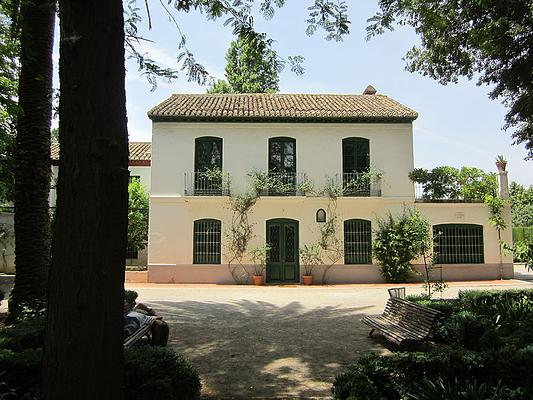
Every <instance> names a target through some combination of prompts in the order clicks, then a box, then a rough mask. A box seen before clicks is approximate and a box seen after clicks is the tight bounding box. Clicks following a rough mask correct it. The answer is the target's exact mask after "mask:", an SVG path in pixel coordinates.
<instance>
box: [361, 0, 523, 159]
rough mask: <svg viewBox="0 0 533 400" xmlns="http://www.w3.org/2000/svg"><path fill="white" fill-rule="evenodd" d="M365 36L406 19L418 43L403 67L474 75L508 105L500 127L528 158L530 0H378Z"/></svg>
mask: <svg viewBox="0 0 533 400" xmlns="http://www.w3.org/2000/svg"><path fill="white" fill-rule="evenodd" d="M379 7H380V8H381V11H380V12H378V13H377V14H376V15H375V16H374V17H373V18H370V19H369V22H370V25H369V26H368V28H367V31H368V35H369V37H372V36H374V35H377V34H380V33H383V32H384V30H385V29H390V30H392V29H393V27H394V24H395V23H396V24H399V25H411V26H412V27H414V29H415V31H416V32H417V33H418V34H419V36H420V38H421V44H420V46H415V47H413V48H412V49H411V50H410V51H409V52H408V53H407V55H406V59H407V70H409V71H411V72H420V73H422V74H423V75H426V76H429V77H431V78H433V79H435V80H437V81H439V82H440V83H442V84H447V83H450V82H454V83H455V82H457V81H458V79H459V78H460V77H467V78H469V79H472V78H474V77H476V78H477V79H478V84H479V85H482V84H486V85H490V86H492V90H491V92H490V97H491V98H492V99H497V98H499V99H502V100H503V101H504V104H506V105H507V106H508V108H509V111H508V113H507V115H506V117H505V126H504V127H505V129H508V128H513V129H514V131H513V133H512V137H513V139H514V144H520V143H524V144H525V147H526V149H527V151H528V158H529V159H532V158H533V75H532V71H533V53H532V52H531V48H532V47H533V0H507V1H501V0H478V1H459V0H442V1H436V0H379Z"/></svg>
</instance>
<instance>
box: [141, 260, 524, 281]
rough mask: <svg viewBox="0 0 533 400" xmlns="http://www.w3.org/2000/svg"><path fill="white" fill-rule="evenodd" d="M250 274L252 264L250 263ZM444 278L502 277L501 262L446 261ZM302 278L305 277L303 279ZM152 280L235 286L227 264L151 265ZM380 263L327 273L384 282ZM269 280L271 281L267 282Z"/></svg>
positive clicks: (318, 273)
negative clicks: (457, 262) (471, 262)
mask: <svg viewBox="0 0 533 400" xmlns="http://www.w3.org/2000/svg"><path fill="white" fill-rule="evenodd" d="M246 269H247V271H248V272H249V274H250V276H251V275H252V272H253V267H252V266H246ZM423 270H424V267H423V265H415V271H417V272H418V273H419V274H416V273H414V274H412V275H411V277H410V279H409V282H421V281H422V280H423V275H422V271H423ZM322 271H323V269H322V268H317V269H315V271H314V273H313V275H314V277H315V279H314V282H315V284H320V283H322V279H321V277H322ZM502 272H503V278H504V279H511V278H513V277H514V271H513V264H503V268H502ZM439 277H440V269H435V271H434V273H433V279H438V278H439ZM442 277H443V279H444V280H445V281H449V282H453V281H483V280H495V279H500V278H501V276H500V265H499V264H446V265H443V266H442ZM300 281H301V279H300ZM148 282H151V283H211V284H213V283H214V284H221V285H233V284H235V281H234V280H233V278H232V276H231V273H230V271H229V269H228V266H227V265H149V266H148ZM384 282H385V280H384V279H383V277H382V276H381V269H380V267H379V266H378V265H335V266H333V267H331V268H330V270H329V271H328V274H327V283H335V284H342V283H384ZM267 283H268V282H267Z"/></svg>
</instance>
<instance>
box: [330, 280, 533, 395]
mask: <svg viewBox="0 0 533 400" xmlns="http://www.w3.org/2000/svg"><path fill="white" fill-rule="evenodd" d="M409 299H410V300H411V301H415V302H417V303H418V304H422V305H424V306H427V307H431V308H435V309H438V310H439V311H441V312H442V313H443V316H442V317H441V318H440V320H438V323H437V325H436V326H435V329H434V332H433V340H434V341H435V342H439V343H440V344H439V346H436V347H434V348H433V349H432V350H430V351H428V352H397V353H394V354H392V355H391V356H384V357H380V356H377V355H369V356H365V357H363V358H361V359H360V360H359V361H357V362H356V363H355V364H353V365H352V366H351V367H349V368H348V369H347V370H346V371H345V372H343V373H342V374H340V375H338V376H337V377H336V379H335V382H334V385H333V388H332V391H333V394H334V397H335V398H336V399H350V400H356V399H391V400H399V399H402V400H404V399H405V400H406V399H413V400H425V399H435V400H438V399H452V400H453V399H483V400H496V399H502V400H504V399H507V400H526V399H533V380H531V379H530V377H531V371H533V318H532V315H533V290H506V291H477V292H474V291H468V292H461V293H460V295H459V298H458V299H457V300H448V299H445V300H429V299H428V298H427V296H425V295H422V296H409Z"/></svg>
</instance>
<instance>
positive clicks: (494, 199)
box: [485, 195, 507, 231]
mask: <svg viewBox="0 0 533 400" xmlns="http://www.w3.org/2000/svg"><path fill="white" fill-rule="evenodd" d="M485 204H486V205H487V206H488V207H489V212H490V218H489V223H490V224H491V225H492V226H494V228H496V229H497V230H498V231H500V230H503V229H505V228H507V222H506V221H505V219H504V218H503V216H502V210H503V208H504V207H505V204H506V202H505V200H504V199H502V198H501V197H498V196H492V195H486V196H485Z"/></svg>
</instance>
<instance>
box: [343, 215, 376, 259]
mask: <svg viewBox="0 0 533 400" xmlns="http://www.w3.org/2000/svg"><path fill="white" fill-rule="evenodd" d="M344 263H345V264H371V263H372V229H371V226H370V221H366V220H364V219H349V220H347V221H344Z"/></svg>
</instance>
